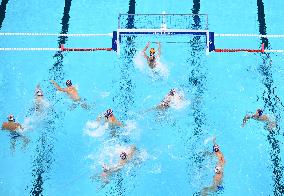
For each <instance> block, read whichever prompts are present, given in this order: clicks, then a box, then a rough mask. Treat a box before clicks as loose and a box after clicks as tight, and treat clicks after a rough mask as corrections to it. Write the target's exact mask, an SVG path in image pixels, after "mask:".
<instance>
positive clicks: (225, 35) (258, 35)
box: [214, 34, 284, 38]
mask: <svg viewBox="0 0 284 196" xmlns="http://www.w3.org/2000/svg"><path fill="white" fill-rule="evenodd" d="M214 36H216V37H259V38H284V35H281V34H279V35H260V34H214Z"/></svg>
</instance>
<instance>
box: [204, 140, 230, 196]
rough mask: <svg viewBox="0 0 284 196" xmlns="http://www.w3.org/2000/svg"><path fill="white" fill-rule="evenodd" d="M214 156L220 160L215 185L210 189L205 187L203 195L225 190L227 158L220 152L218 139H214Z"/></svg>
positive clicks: (216, 168) (216, 170)
mask: <svg viewBox="0 0 284 196" xmlns="http://www.w3.org/2000/svg"><path fill="white" fill-rule="evenodd" d="M213 154H215V156H216V157H217V159H218V162H217V165H216V166H215V169H214V171H215V175H214V177H213V184H212V185H211V186H209V187H205V188H203V189H202V191H201V195H202V196H203V195H208V193H209V192H217V191H219V190H220V191H221V190H223V189H224V188H223V186H222V181H223V176H224V165H225V162H226V161H225V158H224V155H223V153H222V152H221V151H220V147H219V146H218V144H217V143H216V138H215V137H214V139H213Z"/></svg>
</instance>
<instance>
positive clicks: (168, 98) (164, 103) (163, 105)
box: [156, 89, 183, 110]
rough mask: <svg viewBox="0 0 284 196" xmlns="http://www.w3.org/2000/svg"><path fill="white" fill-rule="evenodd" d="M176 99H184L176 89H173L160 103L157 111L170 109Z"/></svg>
mask: <svg viewBox="0 0 284 196" xmlns="http://www.w3.org/2000/svg"><path fill="white" fill-rule="evenodd" d="M175 98H177V99H179V100H182V99H183V98H182V97H181V96H180V94H179V93H178V92H177V90H176V89H171V90H170V92H169V93H168V94H167V95H166V96H165V97H164V99H163V100H162V101H161V102H160V104H159V105H157V106H156V109H162V110H163V109H168V108H169V107H170V106H171V105H172V103H173V100H174V99H175Z"/></svg>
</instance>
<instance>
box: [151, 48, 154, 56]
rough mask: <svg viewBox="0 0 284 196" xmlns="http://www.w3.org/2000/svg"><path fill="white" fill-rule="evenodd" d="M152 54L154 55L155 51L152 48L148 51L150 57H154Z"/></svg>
mask: <svg viewBox="0 0 284 196" xmlns="http://www.w3.org/2000/svg"><path fill="white" fill-rule="evenodd" d="M154 54H155V49H154V48H151V49H150V56H154Z"/></svg>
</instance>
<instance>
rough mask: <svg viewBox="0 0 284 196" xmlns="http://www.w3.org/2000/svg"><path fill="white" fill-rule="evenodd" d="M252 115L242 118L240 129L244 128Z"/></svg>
mask: <svg viewBox="0 0 284 196" xmlns="http://www.w3.org/2000/svg"><path fill="white" fill-rule="evenodd" d="M253 116H254V115H252V116H250V115H248V114H247V115H246V116H245V117H244V118H243V123H242V127H244V126H245V124H246V123H247V121H248V119H250V118H252V117H253Z"/></svg>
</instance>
